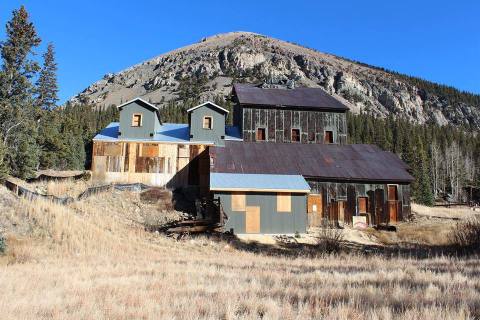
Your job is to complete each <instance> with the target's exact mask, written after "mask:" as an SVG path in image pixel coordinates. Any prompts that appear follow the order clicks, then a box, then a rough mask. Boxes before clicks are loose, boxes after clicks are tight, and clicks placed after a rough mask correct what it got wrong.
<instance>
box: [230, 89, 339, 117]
mask: <svg viewBox="0 0 480 320" xmlns="http://www.w3.org/2000/svg"><path fill="white" fill-rule="evenodd" d="M233 88H234V92H235V93H236V96H237V98H238V101H239V102H240V104H244V105H261V106H277V107H278V106H285V107H292V108H300V107H303V108H313V109H320V110H330V111H332V110H333V111H339V112H343V111H347V110H348V107H347V106H346V105H345V104H343V103H342V102H341V101H340V100H338V99H336V98H334V97H333V96H331V95H329V94H328V93H327V92H326V91H325V90H323V89H321V88H295V89H271V88H260V87H257V86H254V85H249V84H234V86H233Z"/></svg>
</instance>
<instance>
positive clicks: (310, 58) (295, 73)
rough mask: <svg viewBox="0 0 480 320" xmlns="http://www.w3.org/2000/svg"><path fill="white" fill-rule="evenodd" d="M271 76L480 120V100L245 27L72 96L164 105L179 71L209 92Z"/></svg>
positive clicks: (364, 101) (358, 99)
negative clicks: (428, 89) (450, 95)
mask: <svg viewBox="0 0 480 320" xmlns="http://www.w3.org/2000/svg"><path fill="white" fill-rule="evenodd" d="M271 76H275V77H277V78H284V79H295V80H296V83H297V85H298V86H307V87H322V88H324V89H325V90H326V91H327V92H329V93H331V94H333V95H335V96H337V97H341V98H344V99H345V101H348V103H349V106H350V108H351V111H352V112H354V113H358V112H361V111H369V112H372V113H374V114H376V115H377V116H381V117H383V116H387V115H388V114H391V113H392V114H395V115H403V116H406V117H408V118H409V119H410V120H411V121H413V122H416V123H425V122H429V121H431V122H435V123H438V124H440V125H446V124H449V123H450V124H458V125H467V124H469V125H473V127H476V128H480V106H471V105H467V104H465V103H461V104H460V105H455V106H452V105H450V104H449V103H448V102H447V101H445V99H442V98H440V97H438V96H435V95H434V94H430V93H427V94H425V92H422V90H419V89H418V88H416V87H415V86H413V85H411V84H409V83H406V82H404V81H402V79H403V78H401V77H399V76H397V75H394V74H391V73H388V72H385V71H382V70H380V69H377V68H374V67H369V66H366V65H363V64H358V63H354V62H351V61H347V60H345V59H342V58H339V57H336V56H333V55H330V54H325V53H321V52H318V51H315V50H311V49H307V48H304V47H301V46H298V45H295V44H292V43H288V42H285V41H281V40H277V39H272V38H268V37H265V36H262V35H258V34H254V33H248V32H232V33H227V34H221V35H216V36H213V37H209V38H204V39H202V41H201V42H199V43H196V44H193V45H190V46H187V47H184V48H180V49H177V50H174V51H171V52H168V53H166V54H163V55H161V56H158V57H156V58H153V59H151V60H149V61H145V62H143V63H140V64H137V65H135V66H132V67H130V68H128V69H126V70H123V71H121V72H118V73H116V74H107V75H105V76H104V77H103V79H101V80H99V81H98V82H96V83H94V84H92V85H91V86H89V87H88V88H86V89H85V90H84V91H83V92H82V93H80V94H78V95H76V96H75V97H74V98H72V99H71V102H73V103H76V102H79V101H82V100H88V101H90V102H92V103H95V104H96V105H97V106H98V107H103V106H108V105H118V104H120V103H122V102H125V101H128V100H130V99H132V98H134V97H137V96H140V97H144V98H148V100H150V101H151V102H152V103H155V104H158V105H162V104H166V103H167V102H168V101H169V100H172V99H176V100H177V99H179V95H180V94H181V89H180V88H179V85H180V84H181V81H182V80H181V79H187V78H190V79H193V78H200V79H202V81H204V83H202V94H201V99H207V98H208V99H211V98H212V97H214V96H216V95H223V96H225V95H228V94H229V93H230V91H231V83H232V79H233V78H236V79H242V80H243V82H251V83H257V82H259V81H263V80H264V79H266V78H268V77H271Z"/></svg>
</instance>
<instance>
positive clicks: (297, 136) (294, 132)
mask: <svg viewBox="0 0 480 320" xmlns="http://www.w3.org/2000/svg"><path fill="white" fill-rule="evenodd" d="M299 141H300V129H292V142H299Z"/></svg>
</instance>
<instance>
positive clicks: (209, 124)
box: [203, 117, 213, 130]
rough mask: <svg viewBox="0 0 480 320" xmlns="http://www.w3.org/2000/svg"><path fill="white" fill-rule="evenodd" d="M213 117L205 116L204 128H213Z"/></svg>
mask: <svg viewBox="0 0 480 320" xmlns="http://www.w3.org/2000/svg"><path fill="white" fill-rule="evenodd" d="M212 122H213V120H212V117H203V129H208V130H212Z"/></svg>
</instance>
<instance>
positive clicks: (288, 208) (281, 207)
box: [277, 193, 292, 212]
mask: <svg viewBox="0 0 480 320" xmlns="http://www.w3.org/2000/svg"><path fill="white" fill-rule="evenodd" d="M277 211H278V212H292V195H291V194H290V193H277Z"/></svg>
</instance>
